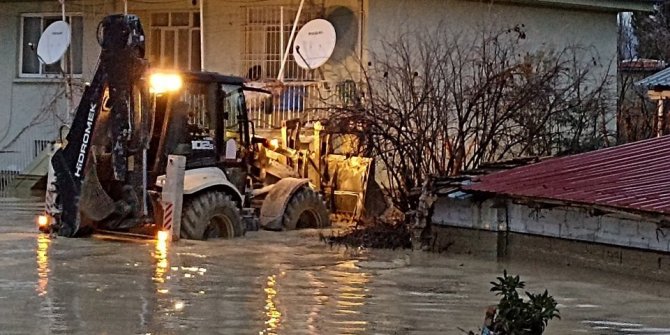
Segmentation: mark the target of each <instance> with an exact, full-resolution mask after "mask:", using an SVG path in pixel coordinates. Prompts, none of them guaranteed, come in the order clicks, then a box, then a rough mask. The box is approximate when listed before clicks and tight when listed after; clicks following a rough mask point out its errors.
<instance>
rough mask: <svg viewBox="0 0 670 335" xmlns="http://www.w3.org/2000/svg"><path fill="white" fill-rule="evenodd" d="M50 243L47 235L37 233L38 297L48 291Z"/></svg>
mask: <svg viewBox="0 0 670 335" xmlns="http://www.w3.org/2000/svg"><path fill="white" fill-rule="evenodd" d="M50 244H51V238H49V235H46V234H39V235H37V257H36V258H37V295H39V296H40V297H41V296H44V295H46V294H47V292H48V284H49V271H50V270H49V245H50Z"/></svg>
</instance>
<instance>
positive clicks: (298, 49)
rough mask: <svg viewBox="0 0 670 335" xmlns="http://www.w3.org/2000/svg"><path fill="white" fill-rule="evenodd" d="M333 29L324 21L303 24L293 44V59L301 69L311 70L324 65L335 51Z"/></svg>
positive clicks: (335, 38)
mask: <svg viewBox="0 0 670 335" xmlns="http://www.w3.org/2000/svg"><path fill="white" fill-rule="evenodd" d="M336 40H337V36H336V34H335V27H333V25H332V24H330V22H328V21H326V20H324V19H316V20H312V21H309V22H307V23H305V25H304V26H303V27H302V28H301V29H300V31H298V34H297V35H296V37H295V42H293V58H294V59H295V62H296V63H297V64H298V66H300V67H301V68H303V69H308V70H313V69H316V68H318V67H320V66H322V65H323V64H325V63H326V62H327V61H328V59H329V58H330V56H331V55H332V54H333V50H335V41H336Z"/></svg>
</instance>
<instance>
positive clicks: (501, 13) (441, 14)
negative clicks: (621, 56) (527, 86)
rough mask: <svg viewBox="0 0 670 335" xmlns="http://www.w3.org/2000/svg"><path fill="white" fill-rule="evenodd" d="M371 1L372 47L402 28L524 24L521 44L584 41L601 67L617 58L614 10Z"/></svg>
mask: <svg viewBox="0 0 670 335" xmlns="http://www.w3.org/2000/svg"><path fill="white" fill-rule="evenodd" d="M369 3H370V4H369V9H368V16H367V18H368V20H367V22H368V25H367V31H366V38H367V40H368V41H369V43H370V46H372V47H373V48H374V45H375V43H378V42H380V41H384V40H393V39H394V38H397V36H398V35H399V34H400V33H406V32H424V31H430V30H432V29H434V28H435V27H437V26H439V25H442V26H444V28H446V29H447V30H448V31H449V32H453V33H454V34H459V33H466V34H467V33H473V32H474V33H477V32H481V31H482V30H483V29H493V30H497V29H508V28H511V27H514V26H515V25H524V28H523V29H524V31H525V32H526V39H525V40H523V44H524V46H525V47H527V48H529V49H536V48H548V49H558V50H560V49H562V48H565V47H566V46H570V45H581V46H585V47H590V48H593V49H594V50H596V51H597V52H598V54H599V55H600V59H599V60H597V61H598V63H599V64H598V65H597V66H598V67H603V69H604V68H605V67H607V65H609V62H610V61H614V62H616V43H617V15H616V13H615V12H605V11H592V10H583V9H582V10H574V9H559V8H548V7H534V6H529V5H514V4H504V3H503V4H500V3H498V4H490V3H488V2H477V1H463V0H415V1H403V0H369ZM416 18H421V19H420V20H417V19H416ZM614 64H616V63H614ZM612 71H616V67H614V68H613V69H612Z"/></svg>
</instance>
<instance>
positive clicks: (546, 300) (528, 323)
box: [491, 271, 561, 335]
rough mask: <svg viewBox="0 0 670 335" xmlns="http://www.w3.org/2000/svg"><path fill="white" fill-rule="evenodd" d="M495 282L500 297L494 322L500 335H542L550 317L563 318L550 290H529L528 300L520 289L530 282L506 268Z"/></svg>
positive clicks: (495, 328)
mask: <svg viewBox="0 0 670 335" xmlns="http://www.w3.org/2000/svg"><path fill="white" fill-rule="evenodd" d="M491 285H493V287H492V288H491V292H496V295H497V296H500V303H498V306H497V312H496V314H495V317H494V319H493V322H492V325H491V330H492V331H493V332H494V333H495V334H496V335H531V334H533V335H536V334H542V333H543V332H544V330H545V328H546V327H547V323H548V322H549V320H551V319H553V318H557V319H560V318H561V317H560V314H559V310H558V309H557V308H556V305H557V303H556V300H554V298H553V297H552V296H551V295H549V292H547V290H544V292H543V293H537V294H534V293H530V292H528V291H525V296H526V299H524V298H522V297H521V295H520V294H519V290H520V289H523V288H525V286H526V283H525V282H523V281H521V279H520V278H519V276H509V275H507V271H504V272H503V276H502V277H498V278H497V281H495V282H491Z"/></svg>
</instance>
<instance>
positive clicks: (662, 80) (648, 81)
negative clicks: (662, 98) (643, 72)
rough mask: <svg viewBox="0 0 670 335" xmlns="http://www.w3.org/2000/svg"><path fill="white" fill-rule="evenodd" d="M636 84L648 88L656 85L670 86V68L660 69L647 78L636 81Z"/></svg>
mask: <svg viewBox="0 0 670 335" xmlns="http://www.w3.org/2000/svg"><path fill="white" fill-rule="evenodd" d="M635 85H637V86H643V87H645V88H647V89H653V88H655V87H670V68H667V69H665V70H663V71H658V72H656V73H654V74H652V75H651V76H649V77H647V78H644V79H642V80H639V81H636V82H635Z"/></svg>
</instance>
